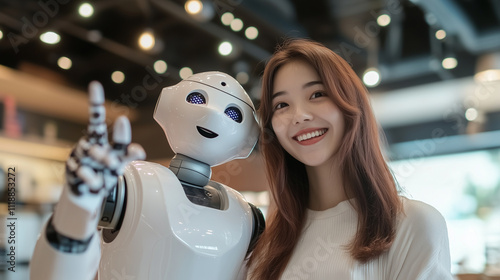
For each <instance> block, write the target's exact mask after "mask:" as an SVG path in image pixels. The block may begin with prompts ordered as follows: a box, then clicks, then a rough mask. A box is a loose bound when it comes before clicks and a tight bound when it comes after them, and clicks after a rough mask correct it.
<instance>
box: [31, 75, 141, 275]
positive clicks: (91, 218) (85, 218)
mask: <svg viewBox="0 0 500 280" xmlns="http://www.w3.org/2000/svg"><path fill="white" fill-rule="evenodd" d="M89 90H90V109H89V113H90V122H89V125H88V130H87V136H86V137H83V138H82V139H80V141H79V142H78V144H77V145H76V147H75V148H74V150H73V151H72V153H71V155H70V157H69V159H68V160H67V162H66V183H65V187H64V189H63V193H62V195H61V198H60V200H59V202H58V204H57V206H56V208H55V211H54V214H53V216H52V217H51V218H50V219H49V221H48V222H47V223H46V224H45V226H44V227H43V229H42V232H41V234H40V237H39V239H38V241H37V245H36V247H35V251H34V254H33V258H32V263H31V265H30V266H31V267H30V278H31V279H37V280H38V279H40V280H45V279H47V280H49V279H52V280H57V279H82V280H90V279H93V278H94V276H95V273H96V272H97V268H98V264H99V259H100V247H99V242H100V241H99V236H98V232H97V224H98V220H99V212H100V208H101V205H102V202H103V199H104V198H105V197H106V196H107V195H108V193H109V192H110V191H111V190H113V188H114V187H115V186H116V184H117V180H118V177H119V176H120V175H121V174H123V171H124V168H125V166H126V165H127V164H128V163H129V162H131V161H133V160H136V159H141V158H144V157H145V153H144V150H143V149H142V147H140V146H139V145H137V144H130V140H131V132H130V123H129V122H128V119H127V118H125V117H120V118H118V119H117V121H116V122H115V125H114V133H113V141H114V144H112V145H110V144H109V143H108V135H107V127H106V122H105V120H106V116H105V109H104V106H103V104H104V92H103V89H102V86H101V85H100V84H99V83H97V82H92V83H91V84H90V88H89ZM77 277H78V278H77Z"/></svg>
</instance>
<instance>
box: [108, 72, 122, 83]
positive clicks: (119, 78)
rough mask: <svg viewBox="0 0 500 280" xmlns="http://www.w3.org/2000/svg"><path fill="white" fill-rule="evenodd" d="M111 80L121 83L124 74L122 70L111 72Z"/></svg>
mask: <svg viewBox="0 0 500 280" xmlns="http://www.w3.org/2000/svg"><path fill="white" fill-rule="evenodd" d="M111 80H112V81H113V82H115V83H116V84H121V83H123V81H125V74H124V73H123V72H122V71H115V72H113V73H112V74H111Z"/></svg>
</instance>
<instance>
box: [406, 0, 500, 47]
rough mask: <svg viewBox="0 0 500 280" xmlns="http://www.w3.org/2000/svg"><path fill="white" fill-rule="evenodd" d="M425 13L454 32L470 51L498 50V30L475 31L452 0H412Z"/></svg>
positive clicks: (448, 30)
mask: <svg viewBox="0 0 500 280" xmlns="http://www.w3.org/2000/svg"><path fill="white" fill-rule="evenodd" d="M414 2H415V4H416V5H418V6H420V7H421V8H422V9H423V10H424V11H425V12H426V13H427V14H432V15H434V16H435V17H436V19H437V21H438V23H439V25H440V26H441V27H442V28H443V29H444V30H445V31H446V32H447V33H448V34H455V35H456V36H457V37H458V38H459V40H460V42H461V43H462V45H463V46H464V47H465V48H466V49H467V50H468V51H470V52H471V53H474V54H480V53H483V52H487V51H491V50H498V49H499V48H500V30H497V31H484V32H480V33H479V32H477V30H476V29H475V27H474V24H473V23H472V22H471V21H470V19H469V18H468V17H467V15H466V14H465V12H464V11H463V10H462V9H461V8H460V7H458V5H457V4H456V3H455V2H453V1H452V0H414Z"/></svg>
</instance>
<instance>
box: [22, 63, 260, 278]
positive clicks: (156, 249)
mask: <svg viewBox="0 0 500 280" xmlns="http://www.w3.org/2000/svg"><path fill="white" fill-rule="evenodd" d="M94 87H95V86H94ZM90 91H91V96H95V95H96V92H97V95H98V96H99V92H100V91H102V89H95V88H94V89H93V88H92V86H91V89H90ZM101 99H102V101H99V100H101ZM100 102H103V97H97V98H96V97H94V99H92V97H91V103H92V105H91V112H94V113H95V112H98V114H91V122H90V125H89V130H88V131H89V136H87V137H86V138H85V139H82V140H80V142H79V143H78V145H77V146H76V148H75V149H74V151H73V153H72V155H71V157H70V159H68V162H67V168H66V178H67V180H66V181H67V182H66V186H65V188H64V190H63V194H62V195H61V198H60V201H59V203H58V205H57V207H56V209H55V211H54V214H53V217H52V218H51V219H49V221H48V222H47V223H46V225H45V226H44V228H43V230H42V233H41V235H40V237H39V240H38V242H37V246H36V248H35V252H34V255H33V259H32V263H31V279H32V280H35V279H37V280H39V279H40V280H45V279H47V280H48V279H77V280H80V279H81V280H91V279H93V277H94V275H95V273H96V271H97V270H98V275H99V279H106V280H112V279H116V280H122V279H169V280H170V279H172V280H189V279H217V280H219V279H227V280H233V279H236V277H237V275H238V272H239V270H240V268H241V266H242V264H243V262H244V259H245V256H246V255H247V254H248V253H249V252H250V251H251V249H252V246H253V244H254V243H255V241H256V240H257V239H258V237H259V235H260V233H261V232H262V230H263V229H264V218H263V216H262V213H261V212H260V210H259V209H258V208H256V207H255V206H253V205H251V204H250V203H248V202H246V200H245V199H244V198H243V197H242V195H241V194H240V193H238V192H237V191H235V190H233V189H231V188H230V187H228V186H225V185H223V184H220V183H218V182H214V181H211V180H210V177H211V166H215V165H219V164H222V163H225V162H227V161H230V160H233V159H237V158H246V157H247V156H248V155H249V154H250V153H251V152H252V150H253V148H254V146H255V144H256V142H257V139H258V133H259V129H258V124H257V121H256V116H255V108H254V106H253V103H252V101H251V100H250V98H249V97H248V95H247V94H246V92H245V91H244V89H243V88H242V87H241V86H240V85H239V83H238V82H237V81H236V80H234V79H233V78H232V77H230V76H229V75H227V74H224V73H221V72H205V73H199V74H195V75H193V76H191V77H189V78H187V79H185V80H183V81H181V82H179V83H178V84H177V85H175V86H171V87H167V88H164V89H163V91H162V93H161V94H160V97H159V99H158V102H157V105H156V108H155V112H154V119H155V120H156V121H157V122H158V123H159V124H160V126H161V127H162V128H163V130H164V132H165V134H166V135H167V139H168V141H169V144H170V147H171V149H172V150H173V151H174V153H175V156H174V157H173V158H172V160H171V162H170V166H169V167H168V168H167V167H164V166H162V165H159V164H155V163H150V162H145V161H135V160H136V159H140V158H143V157H144V154H143V153H144V152H143V150H142V148H140V147H138V146H137V145H136V144H130V124H129V123H128V120H126V119H125V120H123V119H121V120H120V121H119V124H117V125H115V134H118V135H116V136H115V135H113V139H114V142H115V144H108V143H107V140H106V139H107V135H106V132H105V131H103V130H102V123H100V122H99V120H96V119H95V118H92V115H94V116H102V114H103V107H102V106H101V105H102V104H101V105H99V103H100ZM104 119H105V118H104ZM104 125H105V124H104ZM117 126H118V127H117ZM110 186H111V187H110ZM98 227H99V228H100V230H97V228H98Z"/></svg>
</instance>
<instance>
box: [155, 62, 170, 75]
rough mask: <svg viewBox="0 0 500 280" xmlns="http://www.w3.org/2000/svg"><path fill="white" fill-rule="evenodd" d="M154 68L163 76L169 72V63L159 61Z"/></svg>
mask: <svg viewBox="0 0 500 280" xmlns="http://www.w3.org/2000/svg"><path fill="white" fill-rule="evenodd" d="M153 68H154V69H155V71H156V73H158V74H163V73H165V72H167V68H168V66H167V63H166V62H165V61H163V60H157V61H155V63H154V64H153Z"/></svg>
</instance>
